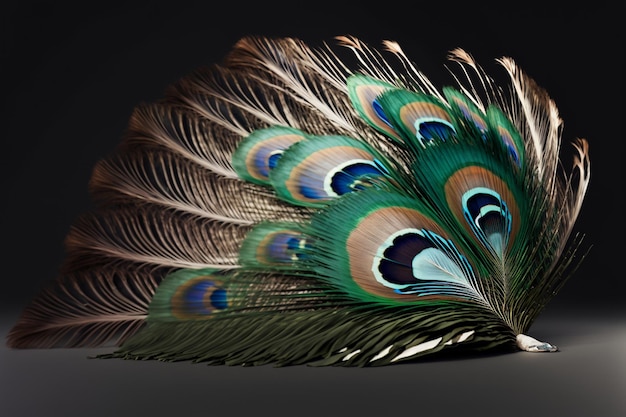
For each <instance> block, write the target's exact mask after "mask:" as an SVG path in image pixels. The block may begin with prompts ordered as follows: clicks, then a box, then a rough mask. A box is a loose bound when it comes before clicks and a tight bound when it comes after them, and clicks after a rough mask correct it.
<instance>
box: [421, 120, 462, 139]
mask: <svg viewBox="0 0 626 417" xmlns="http://www.w3.org/2000/svg"><path fill="white" fill-rule="evenodd" d="M414 127H415V137H416V138H417V140H419V141H420V143H421V144H422V145H425V144H427V143H430V142H432V141H433V140H435V139H439V140H442V141H445V140H447V139H449V138H451V137H452V136H454V135H455V134H456V130H455V129H454V126H452V123H450V122H449V121H447V120H444V119H440V118H438V117H420V118H419V119H416V120H415V124H414Z"/></svg>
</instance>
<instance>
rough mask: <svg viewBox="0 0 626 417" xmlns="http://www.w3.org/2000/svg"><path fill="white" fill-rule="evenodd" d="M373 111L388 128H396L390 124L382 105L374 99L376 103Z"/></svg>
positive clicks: (373, 105)
mask: <svg viewBox="0 0 626 417" xmlns="http://www.w3.org/2000/svg"><path fill="white" fill-rule="evenodd" d="M372 109H373V110H374V113H375V114H376V116H377V117H378V118H379V119H380V120H381V121H382V122H383V123H385V124H386V125H387V126H389V127H390V128H392V129H394V127H393V126H392V125H391V123H390V122H389V119H387V115H385V112H384V110H383V108H382V106H381V105H380V103H379V101H378V99H374V101H373V102H372Z"/></svg>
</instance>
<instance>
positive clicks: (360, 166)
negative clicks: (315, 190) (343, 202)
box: [324, 159, 384, 197]
mask: <svg viewBox="0 0 626 417" xmlns="http://www.w3.org/2000/svg"><path fill="white" fill-rule="evenodd" d="M381 176H384V174H383V172H381V169H380V165H379V164H377V163H376V161H370V160H367V159H355V160H351V161H346V162H345V163H343V164H340V165H338V166H337V167H335V168H334V169H333V170H331V171H330V172H329V173H328V175H326V177H325V180H324V190H325V191H326V194H327V195H328V196H332V197H339V196H342V195H344V194H346V193H350V192H353V191H358V190H363V189H365V188H367V187H370V186H372V180H373V179H376V178H378V177H381Z"/></svg>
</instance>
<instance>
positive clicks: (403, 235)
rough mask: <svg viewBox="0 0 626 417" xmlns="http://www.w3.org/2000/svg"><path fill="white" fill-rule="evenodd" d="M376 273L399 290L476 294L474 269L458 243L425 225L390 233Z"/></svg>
mask: <svg viewBox="0 0 626 417" xmlns="http://www.w3.org/2000/svg"><path fill="white" fill-rule="evenodd" d="M372 273H373V274H374V277H375V278H376V281H378V282H379V283H380V284H382V285H384V286H385V287H387V288H391V289H393V290H394V291H395V292H396V293H398V294H415V295H420V296H428V295H442V294H447V295H451V296H461V297H466V298H472V297H473V296H470V295H469V294H470V293H471V292H472V291H470V292H469V293H468V289H469V288H470V287H471V284H470V281H472V280H473V279H474V273H473V270H472V267H471V265H470V264H469V262H468V261H467V258H466V257H465V256H463V255H462V254H461V253H460V252H459V251H458V250H457V248H456V247H455V246H454V244H453V243H452V242H451V241H449V240H447V239H444V238H443V237H441V236H440V235H438V234H437V233H434V232H432V231H429V230H425V229H413V228H407V229H402V230H398V231H397V232H396V233H394V234H392V235H391V236H389V237H388V238H387V239H386V240H385V242H384V243H383V244H382V245H381V246H380V247H379V248H378V251H377V253H376V256H374V262H373V263H372Z"/></svg>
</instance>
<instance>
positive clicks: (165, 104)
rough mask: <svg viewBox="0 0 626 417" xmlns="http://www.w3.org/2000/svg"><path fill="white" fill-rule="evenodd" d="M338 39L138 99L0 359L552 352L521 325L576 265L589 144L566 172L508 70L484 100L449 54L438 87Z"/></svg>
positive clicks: (511, 66) (252, 50)
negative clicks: (42, 354)
mask: <svg viewBox="0 0 626 417" xmlns="http://www.w3.org/2000/svg"><path fill="white" fill-rule="evenodd" d="M336 40H337V41H338V42H337V44H336V45H330V46H329V45H324V46H323V47H319V48H313V47H309V46H307V45H306V44H305V43H303V42H302V41H300V40H297V39H289V38H286V39H269V38H256V37H248V38H243V39H241V40H240V41H239V42H238V43H237V44H236V45H235V46H234V48H233V50H232V51H231V53H230V54H229V55H228V56H227V58H226V60H225V61H224V63H223V64H222V65H215V66H212V67H209V68H204V69H200V70H198V71H196V72H194V73H192V74H190V75H189V76H187V77H185V78H183V79H182V80H180V81H179V82H178V83H176V84H175V85H173V86H172V87H171V89H169V90H168V91H167V93H166V94H165V97H164V98H163V100H161V101H158V102H153V103H149V104H145V105H140V106H138V107H137V108H136V110H135V111H134V113H133V115H132V117H131V120H130V122H129V126H128V131H127V134H126V136H125V137H124V138H123V140H122V142H121V144H120V146H119V147H118V149H116V151H115V152H114V153H113V154H112V155H111V156H110V157H107V158H106V159H103V160H102V161H100V162H99V163H98V164H97V165H96V167H95V169H94V172H93V176H92V178H91V182H90V190H91V192H92V195H93V198H94V202H95V204H96V209H95V210H94V211H93V212H90V213H86V214H85V215H84V216H83V217H81V218H80V219H78V220H77V221H76V223H75V224H74V225H73V227H72V228H71V230H70V232H69V234H68V237H67V240H66V246H67V258H66V261H65V263H64V264H63V266H62V271H61V272H60V275H59V277H58V279H57V280H56V281H54V282H52V283H51V284H50V286H49V287H48V288H46V289H45V290H44V291H42V292H41V293H40V294H39V295H38V296H37V297H36V298H35V299H34V300H33V302H32V304H31V305H30V306H28V307H27V308H26V309H25V310H24V312H23V313H22V315H21V317H20V318H19V321H18V323H17V324H16V325H15V326H14V327H13V328H12V330H11V331H10V333H9V335H8V345H9V346H11V347H15V348H46V347H60V346H65V347H75V346H105V345H113V346H115V348H114V349H113V353H110V354H107V355H102V357H117V358H132V359H159V360H165V361H175V360H189V361H194V362H205V363H209V364H228V365H259V364H268V363H271V364H275V365H276V366H280V365H295V364H310V365H345V366H377V365H387V364H391V363H398V362H401V361H406V360H411V359H415V358H419V357H424V356H426V355H431V354H433V353H436V352H442V351H444V352H445V351H452V350H455V349H456V350H463V351H466V350H469V351H472V352H473V351H486V350H490V349H511V350H515V349H523V350H527V351H553V350H556V347H555V346H553V345H551V344H549V343H544V342H540V341H537V340H536V339H533V338H532V337H529V336H526V335H525V332H526V331H527V330H528V329H529V327H530V326H531V324H532V323H533V320H534V319H535V318H536V317H537V316H538V315H539V313H540V312H541V311H542V309H543V307H544V306H545V305H546V304H547V303H548V301H549V300H550V299H551V298H552V297H553V296H554V295H555V294H556V292H557V291H558V290H559V289H560V287H561V286H562V284H563V283H564V282H565V281H566V279H567V277H569V276H571V273H572V271H573V270H574V269H575V268H576V266H577V265H578V263H579V262H580V259H582V258H583V257H584V256H578V255H576V253H577V250H578V249H579V248H580V241H581V239H580V238H579V237H576V236H574V237H570V236H571V232H572V229H573V226H574V223H575V220H576V218H577V216H578V214H579V211H580V209H581V205H582V201H583V198H584V195H585V192H586V189H587V186H588V182H589V158H588V145H587V142H586V141H585V140H583V139H577V140H575V141H574V143H573V148H574V150H575V152H574V158H573V160H574V163H573V166H572V169H571V171H570V172H567V171H566V170H565V169H564V168H563V166H562V165H561V163H560V156H559V152H560V141H561V132H562V121H561V119H560V118H559V114H558V110H557V108H556V106H555V104H554V102H553V101H552V100H551V99H550V98H549V96H548V95H547V94H546V93H545V92H544V91H543V90H542V89H541V88H540V87H538V86H537V85H536V84H535V82H534V81H533V80H532V79H530V78H529V77H528V76H526V75H525V74H524V73H523V72H522V71H521V70H520V69H519V68H518V67H517V66H516V64H515V63H514V61H513V60H511V59H510V58H501V59H498V60H497V62H498V63H499V64H500V65H501V67H503V68H504V69H505V72H506V74H507V75H508V78H507V82H506V83H504V84H506V86H505V88H503V87H501V86H500V85H497V84H496V82H495V81H494V78H492V77H490V76H489V75H488V74H487V73H486V72H485V71H484V70H483V69H482V67H480V66H479V65H478V64H477V63H476V62H475V61H474V60H473V58H472V57H471V56H470V55H469V54H468V53H466V52H465V51H463V50H461V49H456V50H453V51H451V52H450V54H449V58H450V62H451V64H452V65H451V67H448V71H449V73H450V74H451V75H452V76H453V79H454V84H455V86H454V87H452V86H445V87H443V88H441V89H438V88H436V87H435V86H434V85H433V84H432V83H431V81H429V79H428V78H427V77H426V76H425V75H424V74H423V73H422V72H420V71H419V70H418V69H417V68H416V66H415V65H414V64H413V63H412V61H410V60H409V59H408V58H407V56H406V55H405V54H404V52H403V51H402V49H401V48H400V46H399V45H398V44H397V43H395V42H390V41H386V42H383V46H384V48H381V49H375V48H372V47H370V46H368V45H366V44H364V43H362V42H361V41H360V40H359V39H357V38H354V37H349V36H341V37H338V38H337V39H336ZM341 53H345V54H346V56H345V57H343V56H342V55H340V54H341ZM385 54H388V57H387V58H386V57H385V56H386V55H385ZM348 57H350V58H351V59H352V61H351V62H353V65H348V62H349V60H348ZM351 67H356V69H351ZM578 252H580V251H579V250H578ZM516 346H517V348H516Z"/></svg>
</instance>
